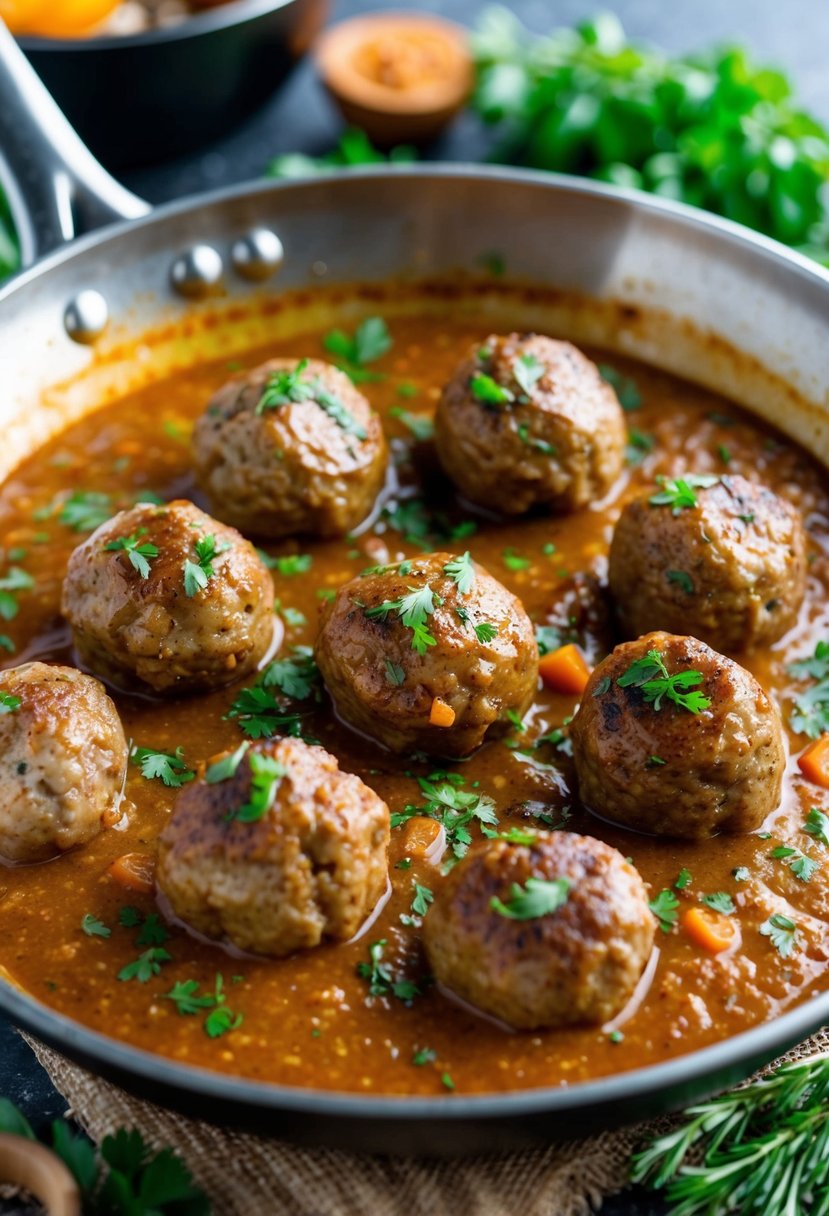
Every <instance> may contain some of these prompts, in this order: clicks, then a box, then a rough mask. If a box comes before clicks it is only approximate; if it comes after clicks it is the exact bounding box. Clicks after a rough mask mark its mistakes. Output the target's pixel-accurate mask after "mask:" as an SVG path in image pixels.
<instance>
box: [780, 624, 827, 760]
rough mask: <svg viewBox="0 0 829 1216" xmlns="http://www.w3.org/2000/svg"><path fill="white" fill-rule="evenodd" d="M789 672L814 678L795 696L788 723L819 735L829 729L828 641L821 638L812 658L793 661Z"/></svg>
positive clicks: (807, 732) (804, 731)
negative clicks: (810, 683) (807, 686)
mask: <svg viewBox="0 0 829 1216" xmlns="http://www.w3.org/2000/svg"><path fill="white" fill-rule="evenodd" d="M788 672H789V675H790V676H794V677H795V679H798V680H806V679H810V678H811V679H813V680H815V683H814V684H812V685H811V687H809V688H806V689H804V691H803V692H800V693H798V694H797V696H796V697H795V698H794V708H793V709H792V712H791V714H790V715H789V725H790V726H791V728H792V730H794V731H797V732H798V734H803V735H808V736H809V738H810V739H817V738H819V737H820V735H822V734H823V733H824V732H826V731H829V641H820V642H818V644H817V645H816V646H815V652H814V654H813V655H810V656H809V658H807V659H799V660H798V661H797V662H796V663H790V664H789V667H788Z"/></svg>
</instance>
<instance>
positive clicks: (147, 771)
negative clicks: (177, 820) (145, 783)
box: [130, 747, 196, 789]
mask: <svg viewBox="0 0 829 1216" xmlns="http://www.w3.org/2000/svg"><path fill="white" fill-rule="evenodd" d="M130 759H131V760H132V762H133V764H137V765H138V766H139V768H140V769H141V776H142V777H146V778H147V779H148V780H150V781H151V780H153V779H156V780H158V781H163V782H164V784H165V785H167V786H169V787H170V788H171V789H178V788H179V786H182V785H184V784H185V783H186V782H188V781H192V780H193V778H194V777H195V775H196V774H195V772H194V771H193V769H191V768H190V767H189V765H188V764H187V761H186V760H185V759H184V751H183V749H182V748H180V747H177V748H176V750H175V751H174V752H160V751H156V749H155V748H153V747H134V748H133V749H132V752H131V754H130Z"/></svg>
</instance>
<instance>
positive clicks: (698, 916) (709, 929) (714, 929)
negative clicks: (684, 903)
mask: <svg viewBox="0 0 829 1216" xmlns="http://www.w3.org/2000/svg"><path fill="white" fill-rule="evenodd" d="M682 928H683V929H684V930H685V932H686V933H687V934H688V936H689V937H690V939H691V941H692V942H693V943H694V945H696V946H701V947H702V949H703V950H708V951H709V952H710V953H711V954H719V953H720V952H721V951H722V950H727V949H728V947H729V946H731V945H733V943H734V939H735V938H736V936H737V926H736V924H735V923H734V921H733V920H731V919H730V918H729V917H727V916H724V915H723V913H722V912H715V911H714V909H713V908H689V909H688V911H687V912H685V913H684V915H683V917H682Z"/></svg>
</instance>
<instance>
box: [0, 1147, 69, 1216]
mask: <svg viewBox="0 0 829 1216" xmlns="http://www.w3.org/2000/svg"><path fill="white" fill-rule="evenodd" d="M0 1182H6V1183H11V1184H12V1185H13V1186H19V1187H20V1189H21V1190H23V1191H28V1193H29V1194H30V1195H34V1197H35V1199H38V1200H39V1201H40V1202H41V1203H42V1204H43V1206H44V1207H45V1208H46V1211H47V1212H48V1214H49V1216H81V1198H80V1193H79V1191H78V1187H77V1183H76V1182H75V1179H74V1178H73V1177H72V1175H71V1174H70V1173H69V1170H68V1169H67V1168H66V1166H65V1165H64V1164H63V1162H62V1161H61V1160H60V1158H59V1157H56V1156H55V1154H54V1153H53V1152H50V1150H49V1149H48V1148H45V1147H44V1146H43V1145H42V1144H37V1143H35V1141H34V1140H26V1139H24V1137H23V1136H6V1135H0Z"/></svg>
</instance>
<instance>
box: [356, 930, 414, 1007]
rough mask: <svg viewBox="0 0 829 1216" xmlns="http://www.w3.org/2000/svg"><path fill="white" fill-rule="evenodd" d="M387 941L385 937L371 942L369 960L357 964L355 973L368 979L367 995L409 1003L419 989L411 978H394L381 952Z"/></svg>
mask: <svg viewBox="0 0 829 1216" xmlns="http://www.w3.org/2000/svg"><path fill="white" fill-rule="evenodd" d="M387 945H388V942H387V941H386V939H385V938H381V939H380V941H377V942H372V943H371V945H370V946H369V948H368V956H369V960H370V961H369V962H367V963H358V964H357V974H358V975H359V977H360V979H364V980H367V981H368V992H369V996H384V997H391V996H394V997H397V999H398V1000H399V1001H403V1003H404V1004H407V1005H408V1004H411V1002H412V1001H413V1000H414V998H415V997H416V996H420V989H419V987H418V986H417V984H416V983H414V981H413V980H408V979H401V978H399V977H398V978H395V977H394V976H393V975H392V973H391V968H390V967H389V964H388V963H385V962H384V961H383V953H384V951H385V949H386V946H387Z"/></svg>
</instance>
